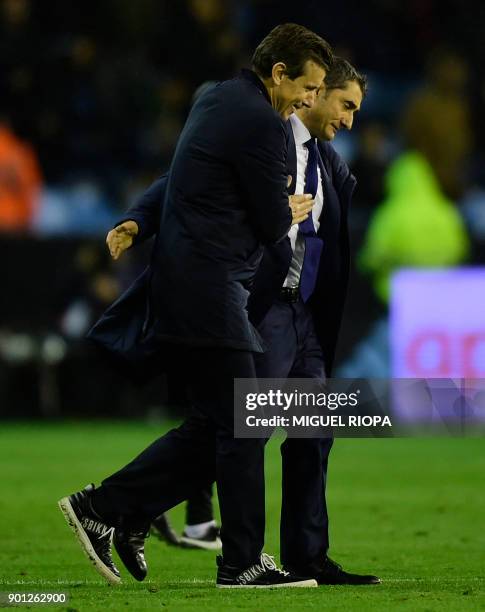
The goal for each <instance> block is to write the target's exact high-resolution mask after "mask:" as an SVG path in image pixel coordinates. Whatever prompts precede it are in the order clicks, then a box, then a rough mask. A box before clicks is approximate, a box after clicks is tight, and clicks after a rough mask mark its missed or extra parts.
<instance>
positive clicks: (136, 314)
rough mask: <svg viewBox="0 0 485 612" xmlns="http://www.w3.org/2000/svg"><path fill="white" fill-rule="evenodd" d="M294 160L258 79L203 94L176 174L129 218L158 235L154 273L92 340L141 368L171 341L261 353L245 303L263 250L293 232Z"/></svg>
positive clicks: (183, 139) (249, 76)
mask: <svg viewBox="0 0 485 612" xmlns="http://www.w3.org/2000/svg"><path fill="white" fill-rule="evenodd" d="M286 157H287V138H286V126H285V122H284V121H283V119H282V118H281V117H280V116H279V115H278V114H277V113H276V111H275V110H274V109H273V108H272V106H271V103H270V99H269V96H268V94H267V91H266V89H265V87H264V85H263V83H262V82H261V81H260V80H259V78H258V77H257V76H256V75H255V73H253V72H251V71H248V70H245V71H242V73H241V74H240V75H239V76H238V77H236V78H234V79H232V80H230V81H224V82H222V83H220V84H219V85H217V86H216V87H214V88H211V89H210V90H208V91H207V92H206V93H204V94H202V95H201V96H200V98H199V99H198V101H197V102H196V103H195V105H194V106H193V108H192V110H191V112H190V114H189V117H188V119H187V122H186V124H185V127H184V129H183V131H182V133H181V135H180V138H179V141H178V144H177V148H176V150H175V154H174V157H173V160H172V164H171V166H170V170H169V173H168V174H167V175H166V177H165V178H164V179H163V181H158V182H157V183H155V185H153V186H152V187H151V188H150V189H149V190H148V192H147V193H146V194H145V196H144V197H143V198H142V199H141V201H140V202H139V203H138V204H137V205H136V206H135V207H134V208H133V209H132V210H130V211H129V214H128V218H131V219H134V220H135V221H136V222H137V223H138V225H139V229H140V234H139V239H140V240H142V239H144V238H146V237H148V236H149V235H151V234H153V233H155V234H156V235H157V239H156V242H155V245H154V248H153V251H152V257H151V263H150V266H149V267H148V268H147V270H146V271H145V272H144V273H143V274H142V276H141V277H140V278H139V279H137V281H136V282H135V283H134V285H133V286H132V287H130V288H129V289H128V291H127V292H126V293H125V294H123V295H122V296H121V297H120V298H119V299H118V300H117V301H116V302H115V303H114V304H113V305H112V306H111V307H110V308H109V309H108V310H107V311H106V313H105V314H104V315H103V317H102V318H101V319H100V320H99V321H98V323H97V324H96V325H95V326H94V327H93V329H92V330H91V331H90V333H89V334H88V337H90V338H91V339H93V340H94V341H96V342H98V343H99V344H101V345H102V346H105V347H106V348H108V349H109V350H110V351H112V352H114V353H118V354H120V355H123V356H125V357H128V358H129V359H131V360H132V361H133V362H134V363H135V362H139V361H140V360H142V358H143V356H144V354H145V353H150V354H151V352H153V351H154V350H157V349H158V348H160V347H161V346H163V345H164V344H166V343H167V342H168V343H179V344H186V345H190V346H208V347H216V346H219V347H228V348H233V349H241V350H251V351H259V352H261V351H262V350H263V347H262V343H261V340H260V338H259V335H258V333H257V332H256V330H255V329H254V327H253V326H252V325H251V324H250V323H249V320H248V314H247V307H246V306H247V298H248V295H249V287H250V285H251V283H252V279H253V277H254V274H255V272H256V270H257V268H258V265H259V263H260V261H261V258H262V255H263V247H264V245H272V244H275V243H277V242H278V241H280V240H282V239H284V238H285V236H286V234H287V232H288V230H289V228H290V226H291V210H290V208H289V206H288V191H287V175H288V173H287V168H286ZM162 185H163V189H162V190H160V187H161V186H162ZM152 204H154V207H155V208H156V209H157V211H158V212H157V213H156V214H153V213H151V214H148V213H147V211H148V210H149V208H150V206H152ZM160 211H161V212H160Z"/></svg>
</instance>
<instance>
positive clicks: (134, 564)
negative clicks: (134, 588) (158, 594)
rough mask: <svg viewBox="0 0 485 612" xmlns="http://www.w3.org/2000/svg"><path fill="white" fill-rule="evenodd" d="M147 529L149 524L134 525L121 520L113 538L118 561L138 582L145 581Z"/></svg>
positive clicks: (146, 569) (146, 570) (146, 571)
mask: <svg viewBox="0 0 485 612" xmlns="http://www.w3.org/2000/svg"><path fill="white" fill-rule="evenodd" d="M149 529H150V525H149V523H141V524H134V523H133V522H127V521H126V522H125V521H123V519H122V520H121V524H120V525H119V526H117V527H116V529H115V532H114V536H113V544H114V545H115V549H116V552H117V553H118V555H119V557H120V559H121V560H122V561H123V563H124V565H125V567H126V569H127V570H128V571H129V572H130V574H131V575H132V576H133V577H134V578H136V579H137V580H140V581H142V580H145V578H146V575H147V573H148V568H147V564H146V561H145V539H146V538H147V537H148V531H149Z"/></svg>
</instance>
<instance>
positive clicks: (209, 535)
mask: <svg viewBox="0 0 485 612" xmlns="http://www.w3.org/2000/svg"><path fill="white" fill-rule="evenodd" d="M220 533H221V528H220V527H218V526H217V525H211V526H210V527H208V528H207V531H206V532H205V533H204V535H203V536H201V537H200V538H193V537H190V536H188V535H187V533H186V531H185V530H184V531H183V533H182V535H181V537H180V546H183V547H184V548H202V549H203V550H221V548H222V542H221V538H220Z"/></svg>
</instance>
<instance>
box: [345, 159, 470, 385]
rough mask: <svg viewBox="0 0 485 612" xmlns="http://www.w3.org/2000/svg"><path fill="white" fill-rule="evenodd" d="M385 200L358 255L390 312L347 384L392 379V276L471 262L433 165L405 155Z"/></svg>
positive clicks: (373, 331) (361, 349)
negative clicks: (400, 271)
mask: <svg viewBox="0 0 485 612" xmlns="http://www.w3.org/2000/svg"><path fill="white" fill-rule="evenodd" d="M385 194H386V195H385V199H384V201H383V202H381V203H380V204H379V205H378V207H377V209H376V211H375V212H374V214H373V215H372V217H371V220H370V224H369V227H368V229H367V233H366V236H365V239H364V244H363V246H362V249H361V250H360V252H359V255H358V265H359V267H360V269H361V270H362V271H363V272H364V273H366V274H368V275H370V276H371V278H372V282H373V286H374V292H375V294H376V296H377V297H378V298H379V300H380V301H381V302H382V304H384V306H385V308H386V312H385V313H384V314H383V315H381V316H380V318H379V319H378V320H377V321H375V322H374V323H373V324H372V326H371V328H370V331H368V333H367V336H366V337H365V338H363V339H362V340H361V341H360V342H359V343H358V344H357V345H356V346H355V347H354V349H353V351H352V353H351V354H350V356H349V357H348V359H347V360H346V361H345V362H344V363H343V364H342V365H341V366H340V368H339V370H338V374H339V376H342V377H346V378H359V377H360V378H365V377H370V378H372V377H373V378H385V377H388V376H390V369H389V368H390V365H389V364H390V359H389V325H388V317H387V304H388V301H389V298H390V295H389V292H390V286H391V277H392V274H393V273H394V272H395V271H396V270H398V269H399V268H404V267H405V268H436V267H450V266H456V265H459V264H460V263H462V262H464V261H466V259H467V257H468V255H469V252H470V241H469V238H468V235H467V232H466V228H465V224H464V222H463V219H462V218H461V216H460V213H459V211H458V209H457V207H456V206H455V204H454V203H453V202H452V201H451V200H449V199H448V198H447V197H446V196H445V195H444V193H443V190H442V188H441V186H440V184H439V182H438V180H437V178H436V175H435V173H434V172H433V169H432V167H431V165H430V164H429V162H428V161H427V159H426V158H425V157H424V156H423V155H422V154H421V153H419V152H417V151H407V152H404V153H402V154H401V155H400V156H399V157H398V158H397V159H395V160H394V162H393V163H392V164H391V166H390V168H389V169H388V171H387V173H386V176H385Z"/></svg>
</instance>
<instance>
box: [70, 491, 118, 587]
mask: <svg viewBox="0 0 485 612" xmlns="http://www.w3.org/2000/svg"><path fill="white" fill-rule="evenodd" d="M93 491H94V485H88V486H87V487H86V488H85V489H83V490H82V491H79V492H78V493H73V494H72V495H69V496H68V497H63V498H62V499H61V500H59V502H58V505H59V508H60V509H61V510H62V513H63V514H64V517H65V519H66V521H67V523H68V525H69V527H71V529H72V530H73V531H74V533H75V534H76V536H77V538H78V540H79V542H80V544H81V547H82V549H83V550H84V552H85V553H86V554H87V556H88V558H89V560H90V561H91V563H92V564H93V565H94V567H95V568H96V570H97V571H98V572H99V573H100V574H101V576H103V578H106V580H107V581H108V582H109V583H110V584H119V583H120V582H121V578H120V572H119V571H118V568H117V567H116V565H115V564H114V563H113V559H112V558H111V541H112V538H113V532H114V526H112V525H107V524H106V523H105V522H104V520H103V519H102V518H101V517H100V516H99V515H98V514H96V512H95V511H94V510H93V508H92V505H91V494H92V492H93Z"/></svg>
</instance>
